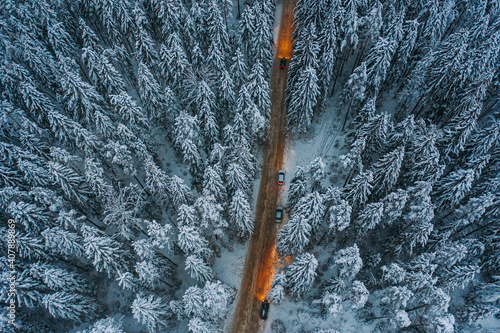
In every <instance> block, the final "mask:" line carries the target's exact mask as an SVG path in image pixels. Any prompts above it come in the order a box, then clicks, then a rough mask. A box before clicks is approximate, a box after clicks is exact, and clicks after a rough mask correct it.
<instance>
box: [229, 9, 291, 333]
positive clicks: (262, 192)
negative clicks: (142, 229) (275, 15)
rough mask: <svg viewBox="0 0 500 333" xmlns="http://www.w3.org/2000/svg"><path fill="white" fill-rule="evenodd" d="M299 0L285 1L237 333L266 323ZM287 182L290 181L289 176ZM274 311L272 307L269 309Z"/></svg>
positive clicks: (233, 329) (250, 331) (250, 332)
mask: <svg viewBox="0 0 500 333" xmlns="http://www.w3.org/2000/svg"><path fill="white" fill-rule="evenodd" d="M295 2H296V0H283V6H282V12H281V22H280V27H279V34H278V40H277V41H276V42H275V46H276V57H275V59H274V62H273V67H272V71H271V120H270V127H269V128H270V129H269V140H268V143H267V144H266V146H265V147H264V161H263V166H262V178H261V181H260V188H259V194H258V198H257V207H256V212H255V224H254V234H253V236H252V238H251V240H250V245H249V247H248V252H247V256H246V259H245V266H244V268H243V277H242V281H241V286H240V289H239V292H238V296H237V302H238V303H237V305H236V311H235V312H234V318H233V322H232V325H231V330H230V331H231V332H234V333H256V332H258V331H259V330H261V328H263V325H261V323H264V321H262V320H260V319H259V309H260V303H261V302H262V300H263V299H264V298H266V297H267V294H268V293H269V290H270V289H271V283H272V279H273V270H274V262H275V257H276V256H275V253H276V251H275V243H276V231H277V225H276V223H275V221H274V214H275V210H276V206H277V200H278V194H279V190H280V187H279V185H278V184H277V173H278V170H279V169H281V167H282V164H283V153H284V150H285V127H286V110H285V89H286V80H287V77H288V66H289V60H290V58H291V56H292V44H291V38H292V31H293V28H292V23H293V9H294V7H295ZM282 57H285V58H287V59H288V60H287V66H286V67H287V68H286V69H280V68H279V62H280V58H282ZM287 179H290V177H289V176H287ZM270 311H272V305H271V308H270Z"/></svg>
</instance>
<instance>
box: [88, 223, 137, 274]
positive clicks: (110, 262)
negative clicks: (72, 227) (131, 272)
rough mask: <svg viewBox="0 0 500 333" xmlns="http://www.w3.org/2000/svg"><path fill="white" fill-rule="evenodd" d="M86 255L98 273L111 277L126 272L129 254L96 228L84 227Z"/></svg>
mask: <svg viewBox="0 0 500 333" xmlns="http://www.w3.org/2000/svg"><path fill="white" fill-rule="evenodd" d="M81 232H82V235H83V247H84V249H85V255H86V256H87V258H88V259H89V260H90V261H92V265H94V267H95V269H96V270H97V271H98V272H102V271H105V272H106V273H107V275H108V276H109V277H111V276H112V275H114V274H115V273H116V272H117V271H123V270H125V268H126V266H127V264H126V263H127V261H128V254H127V252H126V251H124V250H123V249H122V248H121V246H120V244H119V243H118V242H117V241H116V240H114V239H113V238H111V237H108V236H106V235H105V234H104V233H103V232H102V231H99V230H98V229H96V228H94V227H89V226H85V225H84V226H82V227H81Z"/></svg>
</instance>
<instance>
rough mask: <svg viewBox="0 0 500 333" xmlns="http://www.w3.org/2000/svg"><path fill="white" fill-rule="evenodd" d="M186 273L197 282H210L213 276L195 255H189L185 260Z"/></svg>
mask: <svg viewBox="0 0 500 333" xmlns="http://www.w3.org/2000/svg"><path fill="white" fill-rule="evenodd" d="M185 264H186V271H187V272H188V273H189V275H190V276H191V277H192V278H194V279H196V280H197V281H199V282H205V281H210V280H212V279H213V277H214V274H213V271H212V269H211V268H210V267H209V266H208V265H207V264H206V263H205V262H204V261H203V259H201V258H200V257H198V256H197V255H190V256H188V257H187V258H186V261H185Z"/></svg>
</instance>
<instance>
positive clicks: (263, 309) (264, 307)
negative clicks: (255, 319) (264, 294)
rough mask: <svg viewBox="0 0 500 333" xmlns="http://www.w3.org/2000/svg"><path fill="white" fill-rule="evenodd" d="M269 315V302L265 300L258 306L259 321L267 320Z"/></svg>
mask: <svg viewBox="0 0 500 333" xmlns="http://www.w3.org/2000/svg"><path fill="white" fill-rule="evenodd" d="M268 313H269V301H268V300H267V299H265V300H264V301H263V302H262V304H261V305H260V319H263V320H267V315H268Z"/></svg>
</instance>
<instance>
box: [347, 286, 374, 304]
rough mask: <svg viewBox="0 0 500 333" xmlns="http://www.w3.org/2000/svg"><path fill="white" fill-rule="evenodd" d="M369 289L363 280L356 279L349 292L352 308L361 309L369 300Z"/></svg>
mask: <svg viewBox="0 0 500 333" xmlns="http://www.w3.org/2000/svg"><path fill="white" fill-rule="evenodd" d="M369 294H370V293H369V292H368V289H366V287H365V285H364V284H363V282H360V281H354V282H353V283H352V287H351V290H350V294H349V300H350V301H351V308H352V309H361V308H362V307H364V306H365V304H366V302H367V301H368V295H369Z"/></svg>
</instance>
